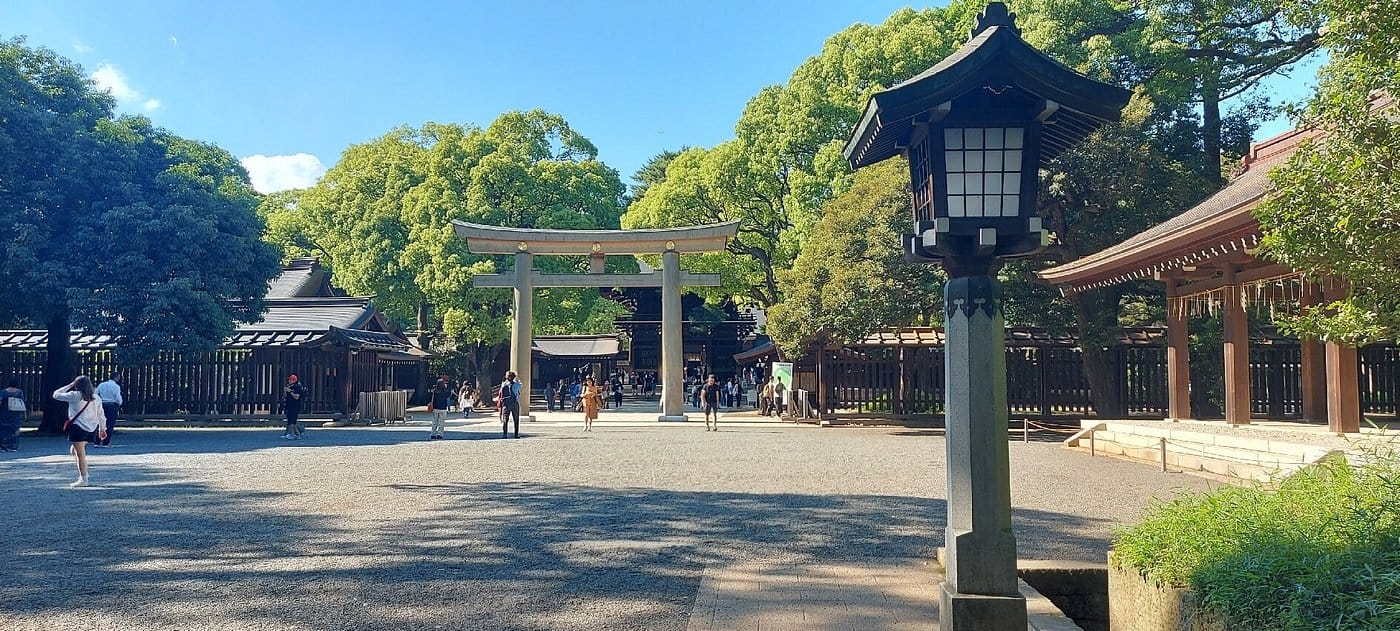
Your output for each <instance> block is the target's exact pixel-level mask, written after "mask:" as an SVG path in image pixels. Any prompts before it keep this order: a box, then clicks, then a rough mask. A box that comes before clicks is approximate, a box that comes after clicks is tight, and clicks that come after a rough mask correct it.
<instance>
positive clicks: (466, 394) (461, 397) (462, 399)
mask: <svg viewBox="0 0 1400 631" xmlns="http://www.w3.org/2000/svg"><path fill="white" fill-rule="evenodd" d="M457 407H458V408H460V409H461V410H462V418H466V417H467V415H469V414H471V413H472V384H471V382H470V381H463V382H462V390H461V392H459V393H457Z"/></svg>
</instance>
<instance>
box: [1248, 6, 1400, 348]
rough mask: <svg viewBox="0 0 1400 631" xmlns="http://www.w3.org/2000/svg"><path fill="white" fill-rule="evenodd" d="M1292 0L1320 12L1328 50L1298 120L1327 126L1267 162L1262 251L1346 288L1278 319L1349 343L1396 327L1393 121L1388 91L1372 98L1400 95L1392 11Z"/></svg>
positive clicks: (1399, 20)
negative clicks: (1284, 156) (1272, 163)
mask: <svg viewBox="0 0 1400 631" xmlns="http://www.w3.org/2000/svg"><path fill="white" fill-rule="evenodd" d="M1300 4H1301V6H1300V7H1299V12H1300V13H1301V14H1302V15H1304V16H1319V15H1320V16H1325V17H1326V18H1327V29H1326V30H1325V34H1324V35H1323V41H1324V44H1325V45H1326V46H1327V48H1328V50H1329V51H1330V52H1331V54H1332V61H1331V62H1330V63H1329V64H1328V65H1327V66H1326V67H1325V68H1324V69H1323V71H1322V73H1321V83H1320V85H1319V87H1318V91H1317V94H1316V95H1315V96H1314V97H1313V99H1312V100H1311V102H1309V103H1308V105H1307V108H1306V110H1304V111H1302V112H1299V114H1300V123H1301V124H1303V125H1306V126H1309V127H1313V128H1315V129H1323V130H1327V131H1326V132H1325V134H1324V135H1322V136H1320V137H1317V138H1315V139H1313V140H1312V141H1310V142H1307V143H1305V144H1304V145H1303V147H1302V148H1300V149H1299V150H1298V151H1297V153H1295V154H1294V155H1293V156H1292V158H1291V159H1290V160H1289V162H1288V163H1287V164H1286V165H1283V166H1280V167H1278V168H1276V169H1274V171H1273V172H1272V173H1271V175H1270V177H1271V179H1272V181H1273V184H1274V188H1275V194H1274V195H1272V196H1270V198H1269V199H1267V200H1265V202H1264V203H1262V204H1260V205H1259V206H1258V207H1257V208H1256V209H1255V215H1256V216H1257V217H1258V218H1259V221H1260V225H1261V226H1262V228H1263V230H1264V246H1263V250H1264V254H1265V256H1268V257H1270V258H1272V259H1274V260H1276V261H1278V262H1280V263H1283V264H1285V265H1288V266H1289V267H1292V268H1294V269H1298V270H1301V271H1303V272H1304V273H1305V274H1307V275H1308V276H1309V277H1311V278H1314V279H1324V278H1333V279H1339V280H1343V281H1345V282H1347V283H1348V284H1349V287H1350V288H1349V291H1348V293H1347V295H1346V297H1345V299H1343V300H1339V301H1336V302H1333V303H1332V304H1329V305H1324V306H1323V307H1322V308H1318V309H1312V310H1309V311H1308V312H1306V313H1303V314H1301V315H1299V316H1297V317H1293V318H1288V319H1286V320H1284V321H1283V322H1281V323H1280V324H1282V325H1283V326H1284V327H1285V328H1287V329H1289V330H1291V331H1293V332H1296V333H1298V334H1300V335H1304V336H1309V337H1316V338H1321V339H1325V340H1334V341H1341V342H1344V343H1348V344H1364V343H1367V342H1371V341H1374V340H1377V339H1382V338H1394V337H1395V336H1396V335H1397V334H1400V160H1397V152H1400V121H1397V120H1396V119H1395V116H1394V112H1393V107H1394V106H1393V104H1392V103H1393V101H1391V98H1392V97H1391V96H1385V97H1378V96H1377V95H1395V94H1400V59H1397V57H1396V56H1395V49H1396V44H1395V42H1396V39H1397V38H1400V14H1397V12H1395V11H1393V10H1389V9H1387V8H1384V7H1382V6H1380V5H1377V4H1375V3H1371V2H1365V1H1362V0H1316V1H1308V2H1302V3H1300ZM1305 19H1309V18H1308V17H1305ZM1377 98H1379V99H1380V100H1377Z"/></svg>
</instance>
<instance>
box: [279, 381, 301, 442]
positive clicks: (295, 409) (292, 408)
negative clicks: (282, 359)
mask: <svg viewBox="0 0 1400 631" xmlns="http://www.w3.org/2000/svg"><path fill="white" fill-rule="evenodd" d="M304 399H306V386H303V385H301V381H300V380H299V379H297V376H296V375H288V376H287V385H285V386H283V387H282V413H283V414H285V415H286V416H287V431H286V432H284V433H283V434H282V438H284V439H286V440H301V434H302V431H303V430H302V428H301V423H300V420H301V405H302V403H303V401H304Z"/></svg>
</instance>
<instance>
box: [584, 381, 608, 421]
mask: <svg viewBox="0 0 1400 631" xmlns="http://www.w3.org/2000/svg"><path fill="white" fill-rule="evenodd" d="M579 398H580V399H581V400H582V403H583V431H585V432H591V431H593V421H594V420H596V419H597V418H598V408H600V407H602V405H603V395H602V393H601V392H599V391H598V386H597V385H596V384H594V383H593V378H592V377H589V378H587V379H585V380H584V381H583V391H582V392H580V393H579Z"/></svg>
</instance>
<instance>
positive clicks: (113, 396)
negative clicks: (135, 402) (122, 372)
mask: <svg viewBox="0 0 1400 631" xmlns="http://www.w3.org/2000/svg"><path fill="white" fill-rule="evenodd" d="M97 396H98V397H101V398H102V414H103V415H104V416H106V417H107V437H106V438H103V439H101V440H100V441H98V442H96V443H93V446H94V447H111V446H112V434H115V433H116V428H117V417H118V416H120V415H121V413H122V384H121V381H120V380H119V379H118V377H117V373H112V374H111V376H109V377H107V380H106V381H104V382H102V383H99V384H97Z"/></svg>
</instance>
